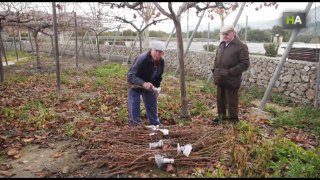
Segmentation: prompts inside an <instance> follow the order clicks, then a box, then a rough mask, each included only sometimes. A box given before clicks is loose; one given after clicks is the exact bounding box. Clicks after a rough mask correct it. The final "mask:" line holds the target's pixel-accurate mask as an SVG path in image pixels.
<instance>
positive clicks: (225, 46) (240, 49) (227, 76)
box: [210, 25, 250, 124]
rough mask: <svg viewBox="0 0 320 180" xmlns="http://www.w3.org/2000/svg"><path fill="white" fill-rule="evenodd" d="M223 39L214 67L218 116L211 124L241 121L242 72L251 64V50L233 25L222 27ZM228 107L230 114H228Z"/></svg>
mask: <svg viewBox="0 0 320 180" xmlns="http://www.w3.org/2000/svg"><path fill="white" fill-rule="evenodd" d="M220 33H221V34H222V35H223V41H222V42H221V43H220V44H219V47H218V49H217V52H216V57H215V59H214V68H213V69H212V73H213V77H214V83H215V84H216V85H217V106H218V117H216V118H215V119H214V120H213V121H212V122H210V124H216V123H217V122H221V121H223V120H229V121H231V122H233V123H237V122H239V117H238V103H239V92H238V91H239V88H240V85H241V81H242V78H241V77H242V72H244V71H246V70H247V69H248V67H249V65H250V60H249V51H248V47H247V45H246V44H244V43H242V42H241V41H240V39H239V37H238V36H237V35H236V32H235V29H234V27H233V26H232V25H226V26H224V27H222V29H221V31H220ZM226 109H228V116H227V114H226Z"/></svg>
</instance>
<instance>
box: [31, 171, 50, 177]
mask: <svg viewBox="0 0 320 180" xmlns="http://www.w3.org/2000/svg"><path fill="white" fill-rule="evenodd" d="M34 175H35V176H37V177H39V178H44V177H46V175H47V172H45V171H38V172H35V173H34Z"/></svg>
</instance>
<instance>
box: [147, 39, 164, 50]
mask: <svg viewBox="0 0 320 180" xmlns="http://www.w3.org/2000/svg"><path fill="white" fill-rule="evenodd" d="M150 48H152V49H155V50H159V51H164V50H165V49H166V46H165V44H164V42H162V41H153V42H151V44H150Z"/></svg>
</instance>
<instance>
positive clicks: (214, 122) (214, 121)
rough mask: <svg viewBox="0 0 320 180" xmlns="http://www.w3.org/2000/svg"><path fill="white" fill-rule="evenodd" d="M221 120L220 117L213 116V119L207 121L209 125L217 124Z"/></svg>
mask: <svg viewBox="0 0 320 180" xmlns="http://www.w3.org/2000/svg"><path fill="white" fill-rule="evenodd" d="M221 122H222V119H221V118H215V119H213V120H211V121H210V122H209V124H210V125H218V124H221Z"/></svg>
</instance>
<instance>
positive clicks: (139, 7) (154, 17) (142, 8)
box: [101, 2, 168, 53]
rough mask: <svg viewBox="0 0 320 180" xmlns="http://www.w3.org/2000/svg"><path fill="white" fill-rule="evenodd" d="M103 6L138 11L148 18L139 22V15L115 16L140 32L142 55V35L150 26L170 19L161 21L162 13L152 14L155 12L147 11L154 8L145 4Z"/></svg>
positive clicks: (132, 3) (124, 3)
mask: <svg viewBox="0 0 320 180" xmlns="http://www.w3.org/2000/svg"><path fill="white" fill-rule="evenodd" d="M101 4H104V5H107V6H110V8H111V9H113V8H114V7H117V8H119V9H121V8H127V9H131V10H134V11H136V12H137V13H138V14H141V15H144V16H147V18H143V20H142V21H138V19H137V15H136V14H135V13H133V17H132V18H128V16H126V15H123V16H118V15H114V18H115V19H116V20H118V21H120V22H121V23H125V24H129V25H131V26H132V27H133V28H134V29H135V30H136V31H137V32H138V35H139V40H140V53H142V33H143V32H144V31H145V30H146V29H147V28H148V27H149V26H151V25H156V24H157V23H159V22H161V21H164V20H167V19H168V18H163V19H159V18H160V15H161V13H160V12H158V13H152V12H153V10H148V11H146V8H152V6H146V5H149V4H148V3H147V4H145V3H143V2H121V3H113V2H101ZM150 13H151V14H150ZM147 19H148V21H146V20H147ZM150 21H151V22H150ZM145 22H149V23H148V24H145ZM135 23H136V24H135ZM140 23H141V24H140ZM137 24H140V27H137V26H139V25H137Z"/></svg>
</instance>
